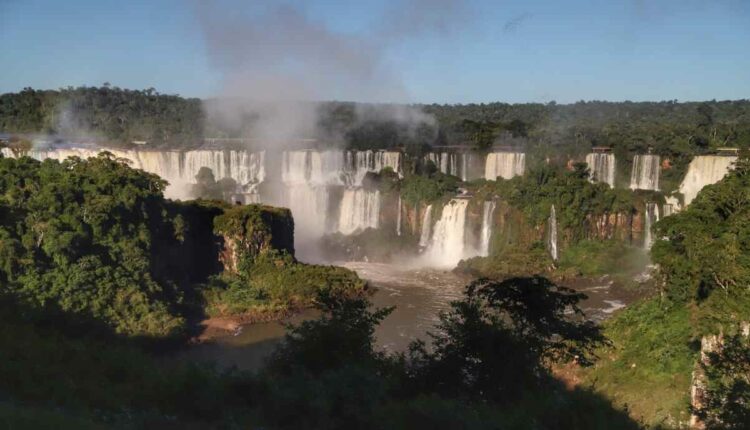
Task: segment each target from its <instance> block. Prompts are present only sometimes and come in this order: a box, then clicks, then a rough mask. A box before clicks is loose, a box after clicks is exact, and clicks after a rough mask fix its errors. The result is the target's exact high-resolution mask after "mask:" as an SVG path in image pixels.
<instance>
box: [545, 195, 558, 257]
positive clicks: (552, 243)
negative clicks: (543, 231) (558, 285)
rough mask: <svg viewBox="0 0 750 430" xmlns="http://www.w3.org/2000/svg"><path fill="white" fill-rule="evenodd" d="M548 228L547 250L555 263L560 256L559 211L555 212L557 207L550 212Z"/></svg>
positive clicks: (553, 207) (553, 206)
mask: <svg viewBox="0 0 750 430" xmlns="http://www.w3.org/2000/svg"><path fill="white" fill-rule="evenodd" d="M547 227H548V229H549V233H548V236H547V248H548V249H549V255H550V257H552V259H553V260H554V261H557V259H558V257H559V255H558V251H557V211H555V205H552V207H551V208H550V210H549V219H548V220H547Z"/></svg>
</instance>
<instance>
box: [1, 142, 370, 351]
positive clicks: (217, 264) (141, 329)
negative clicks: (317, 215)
mask: <svg viewBox="0 0 750 430" xmlns="http://www.w3.org/2000/svg"><path fill="white" fill-rule="evenodd" d="M165 186H166V182H165V181H164V180H162V179H160V178H159V177H157V176H155V175H152V174H149V173H145V172H143V171H141V170H137V169H133V168H131V167H129V166H128V165H127V163H126V162H124V161H122V160H118V159H116V158H114V157H113V156H112V155H111V154H108V153H103V154H101V155H100V156H98V157H94V158H91V159H89V160H81V159H79V158H70V159H67V160H65V161H63V162H58V161H54V160H46V161H44V162H39V161H35V160H32V159H31V158H28V157H22V158H20V159H6V158H0V215H1V216H0V283H1V285H0V287H1V290H0V293H2V294H3V295H7V296H9V297H12V298H14V299H16V300H20V301H21V302H23V303H25V304H26V306H28V309H29V310H34V313H35V314H37V315H38V316H39V318H51V317H53V316H55V315H57V316H59V317H60V318H62V317H64V318H63V319H64V320H65V321H69V322H70V323H71V324H73V325H75V324H79V323H81V324H87V325H92V324H91V323H95V324H93V325H95V326H96V327H98V328H101V329H102V330H105V331H107V330H111V331H114V332H115V333H118V334H121V335H127V336H141V337H180V336H182V335H186V334H188V333H187V332H188V331H189V329H190V324H189V323H190V321H188V320H189V319H191V318H192V319H195V318H200V317H201V316H202V315H203V314H204V313H208V314H209V315H217V314H221V315H225V314H236V313H246V312H256V313H257V312H261V313H262V312H263V311H265V310H273V311H283V310H284V309H288V308H297V307H305V306H309V305H310V304H311V303H312V301H313V300H314V299H315V297H316V296H317V294H318V293H319V292H320V291H322V290H326V291H329V292H330V293H331V294H359V293H361V292H362V291H363V288H364V283H363V282H362V281H361V280H359V278H357V276H356V275H355V274H354V273H353V272H351V271H348V270H346V269H343V268H336V267H328V266H314V265H306V264H302V263H299V262H297V261H296V260H295V259H294V246H293V231H294V223H293V220H292V218H291V213H290V212H289V210H288V209H279V208H271V207H267V206H260V205H248V206H242V207H231V206H229V205H227V204H225V203H221V202H212V201H200V200H199V201H194V202H188V203H179V202H173V201H170V200H166V199H165V198H164V197H163V195H162V192H163V190H164V187H165ZM227 250H229V251H227ZM271 269H273V270H271ZM269 271H270V272H273V273H272V275H273V276H271V274H269ZM290 284H292V285H294V288H290V287H289V285H290ZM193 322H195V321H193Z"/></svg>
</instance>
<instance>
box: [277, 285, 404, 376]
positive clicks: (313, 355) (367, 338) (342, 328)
mask: <svg viewBox="0 0 750 430" xmlns="http://www.w3.org/2000/svg"><path fill="white" fill-rule="evenodd" d="M369 307H370V302H369V301H368V300H366V299H365V298H361V297H360V298H354V299H346V298H341V297H340V296H335V295H331V294H330V293H328V292H322V293H321V294H319V295H318V299H317V308H318V309H319V310H320V311H321V312H322V313H323V315H322V316H321V318H319V319H317V320H311V321H305V322H302V323H301V324H300V325H298V326H296V327H292V328H291V330H290V331H289V333H288V334H287V335H286V337H285V339H284V343H283V344H282V345H281V346H280V347H279V348H278V349H277V350H276V351H275V352H274V354H273V356H272V357H271V358H270V359H269V360H268V370H269V371H270V372H271V373H274V374H289V373H290V372H292V371H294V370H297V369H303V370H304V371H306V372H309V373H311V374H313V375H319V374H320V373H322V372H325V371H328V370H334V369H337V368H340V367H344V366H346V365H348V364H351V363H357V364H358V365H364V366H374V365H376V364H377V363H378V362H379V361H381V360H383V358H384V356H383V354H382V353H376V352H375V327H376V326H377V325H378V324H379V323H380V322H381V321H383V319H385V317H387V316H388V315H389V314H390V313H391V312H392V311H393V308H384V309H376V310H372V311H371V310H370V309H369Z"/></svg>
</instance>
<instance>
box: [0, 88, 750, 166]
mask: <svg viewBox="0 0 750 430" xmlns="http://www.w3.org/2000/svg"><path fill="white" fill-rule="evenodd" d="M213 102H214V101H213V100H204V101H201V100H199V99H195V98H183V97H180V96H177V95H166V94H160V93H158V92H157V91H156V90H154V89H153V88H150V89H146V90H128V89H121V88H118V87H113V86H111V85H109V84H105V85H103V86H101V87H78V88H72V87H69V88H64V89H60V90H35V89H32V88H25V89H24V90H22V91H20V92H18V93H6V94H3V95H0V133H7V134H14V133H16V134H33V133H44V134H51V135H59V136H72V137H77V138H81V137H85V138H88V139H91V140H95V141H99V142H106V143H110V144H119V145H129V144H131V143H132V142H133V141H146V142H149V143H150V144H152V145H154V146H158V147H177V148H179V147H191V146H195V145H198V144H200V143H202V142H203V139H204V138H250V137H253V121H254V119H255V117H254V116H253V115H251V114H248V116H247V118H245V120H246V121H245V122H246V123H247V124H245V125H243V127H242V128H237V127H231V126H229V125H227V124H226V123H225V122H223V121H220V120H218V119H216V118H214V117H213V116H210V115H207V114H206V113H205V109H204V107H205V106H206V104H207V103H208V104H209V105H210V104H211V103H213ZM313 108H314V109H315V110H316V111H317V118H318V119H317V121H318V124H317V125H318V126H317V128H316V130H317V131H316V132H315V134H316V135H314V136H297V137H299V138H311V139H318V140H319V141H320V142H326V141H328V140H329V139H334V138H335V139H343V141H344V142H345V144H346V145H347V146H348V147H350V148H357V149H363V148H370V149H374V148H393V147H404V148H406V149H407V150H408V151H410V152H418V153H419V152H421V151H423V150H424V149H425V148H428V147H429V146H442V145H452V146H455V145H457V146H465V147H472V148H476V149H487V148H489V147H490V146H492V145H501V146H512V147H522V148H525V149H526V151H527V152H538V153H540V154H541V155H543V156H550V155H553V154H557V155H558V156H559V155H566V154H567V155H578V154H582V153H585V152H588V151H589V150H590V148H591V147H592V146H610V147H612V148H613V150H614V152H615V153H616V154H617V155H624V154H626V153H646V152H648V150H649V149H651V150H653V152H654V153H656V154H660V155H663V156H668V157H670V158H672V159H674V160H676V162H677V163H680V162H683V161H684V160H689V159H690V158H691V157H692V156H693V155H695V154H700V153H704V152H707V151H710V150H712V149H715V148H717V147H724V146H729V147H745V146H747V145H748V142H750V101H747V100H736V101H716V100H712V101H704V102H678V101H676V100H669V101H661V102H604V101H588V102H587V101H580V102H577V103H573V104H567V105H565V104H557V103H554V102H550V103H547V104H540V103H528V104H507V103H500V102H496V103H486V104H465V105H438V104H432V105H420V104H415V105H408V106H405V105H367V104H356V103H346V102H320V103H316V104H314V107H313ZM405 108H413V109H416V110H417V111H421V112H423V113H425V114H427V116H429V117H432V121H428V120H424V121H417V122H418V123H417V124H410V123H404V122H400V121H398V120H397V119H396V117H394V116H388V115H364V114H361V112H362V111H365V112H368V111H375V112H387V111H389V110H391V109H405ZM360 116H362V117H361V118H360ZM550 151H552V152H550ZM623 158H624V157H623ZM683 159H684V160H683Z"/></svg>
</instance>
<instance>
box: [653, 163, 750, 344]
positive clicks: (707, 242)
mask: <svg viewBox="0 0 750 430" xmlns="http://www.w3.org/2000/svg"><path fill="white" fill-rule="evenodd" d="M748 201H750V165H749V164H748V161H747V159H745V158H742V159H741V160H740V161H739V162H738V163H737V166H736V168H735V170H734V171H733V172H730V173H729V174H728V175H727V176H726V177H725V178H724V179H723V180H722V181H720V182H718V183H716V184H714V185H710V186H707V187H705V188H704V189H703V190H702V191H701V192H700V193H699V194H698V197H697V198H696V199H695V200H694V201H693V202H692V203H691V204H690V206H689V207H688V208H687V209H686V210H684V211H682V212H680V213H678V214H675V215H674V216H670V217H666V218H664V219H663V220H661V221H660V222H658V223H657V224H656V226H655V232H656V233H655V236H656V237H659V238H661V239H660V240H657V242H656V243H655V244H654V246H653V248H652V251H651V254H652V257H653V259H654V262H655V263H657V264H658V265H659V267H660V271H661V274H662V276H663V277H664V279H665V281H666V282H665V288H666V292H667V294H668V295H669V296H670V297H671V298H672V299H674V300H677V301H680V302H689V301H694V302H695V303H696V305H697V308H696V312H697V313H696V321H697V322H698V323H699V325H700V327H701V331H702V332H703V333H716V332H717V331H718V330H720V329H721V327H722V326H731V325H734V326H736V325H737V324H739V323H740V322H742V321H743V320H742V318H743V315H744V316H746V315H747V310H748V309H750V292H748V290H747V288H746V286H747V285H748V283H750V205H748ZM745 318H746V317H745Z"/></svg>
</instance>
